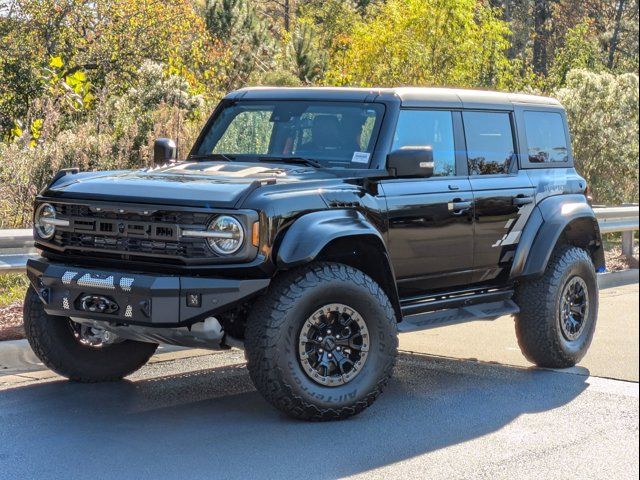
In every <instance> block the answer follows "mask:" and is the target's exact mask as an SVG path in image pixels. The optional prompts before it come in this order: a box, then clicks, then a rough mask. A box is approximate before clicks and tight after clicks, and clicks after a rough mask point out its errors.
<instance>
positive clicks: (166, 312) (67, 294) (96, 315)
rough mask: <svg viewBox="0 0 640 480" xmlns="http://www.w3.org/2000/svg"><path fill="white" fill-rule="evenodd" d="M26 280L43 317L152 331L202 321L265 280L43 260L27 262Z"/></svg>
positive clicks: (256, 290)
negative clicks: (133, 270)
mask: <svg viewBox="0 0 640 480" xmlns="http://www.w3.org/2000/svg"><path fill="white" fill-rule="evenodd" d="M27 276H28V277H29V281H30V282H31V285H33V287H34V288H35V290H36V292H38V295H39V296H40V298H41V299H42V301H43V303H44V305H45V306H44V309H45V311H46V312H47V313H48V314H49V315H57V316H64V317H74V318H86V319H92V320H105V321H108V322H110V323H117V324H130V325H147V326H154V327H178V326H185V325H190V324H193V323H195V322H199V321H202V320H204V319H205V318H206V317H209V316H213V315H214V314H215V313H217V312H221V311H223V310H225V309H227V308H229V307H231V306H233V305H234V304H237V303H240V302H242V301H244V300H246V299H248V298H250V297H251V296H253V295H255V294H257V293H259V292H260V291H262V290H264V289H266V288H267V286H268V285H269V282H270V280H269V279H248V280H236V279H228V278H204V277H187V276H161V275H148V274H140V273H131V272H126V271H121V270H105V269H100V270H98V269H90V268H84V267H76V266H72V265H64V264H60V263H52V262H49V261H48V260H46V259H44V258H38V259H32V260H29V261H28V262H27ZM102 307H105V308H102ZM105 312H107V313H105Z"/></svg>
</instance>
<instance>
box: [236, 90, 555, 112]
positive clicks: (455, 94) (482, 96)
mask: <svg viewBox="0 0 640 480" xmlns="http://www.w3.org/2000/svg"><path fill="white" fill-rule="evenodd" d="M385 97H387V98H388V97H396V98H398V99H400V101H401V103H402V105H403V106H407V107H443V108H493V109H504V108H513V105H514V104H529V105H531V104H533V105H546V106H556V107H560V106H561V105H560V102H558V101H557V100H556V99H554V98H550V97H542V96H538V95H527V94H522V93H504V92H495V91H489V90H470V89H469V90H466V89H457V88H431V87H397V88H346V87H248V88H242V89H240V90H235V91H234V92H231V93H230V94H229V95H227V96H226V97H225V98H227V99H233V100H239V99H243V100H324V101H354V102H367V101H373V100H375V99H380V98H385Z"/></svg>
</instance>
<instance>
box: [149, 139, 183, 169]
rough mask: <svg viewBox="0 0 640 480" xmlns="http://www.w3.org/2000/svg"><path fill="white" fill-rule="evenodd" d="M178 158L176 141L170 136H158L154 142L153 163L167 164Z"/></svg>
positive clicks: (158, 164) (157, 164)
mask: <svg viewBox="0 0 640 480" xmlns="http://www.w3.org/2000/svg"><path fill="white" fill-rule="evenodd" d="M176 158H178V148H177V147H176V142H174V141H173V140H171V139H170V138H158V139H157V140H156V141H155V142H153V164H154V165H155V166H160V165H165V164H166V163H167V162H170V161H171V160H175V159H176Z"/></svg>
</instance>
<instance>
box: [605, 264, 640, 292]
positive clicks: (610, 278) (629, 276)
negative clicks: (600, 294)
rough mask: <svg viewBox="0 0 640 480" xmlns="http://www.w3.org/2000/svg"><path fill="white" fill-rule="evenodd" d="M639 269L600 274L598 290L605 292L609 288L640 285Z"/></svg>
mask: <svg viewBox="0 0 640 480" xmlns="http://www.w3.org/2000/svg"><path fill="white" fill-rule="evenodd" d="M639 272H640V270H638V269H635V268H634V269H630V270H621V271H619V272H607V273H600V274H598V288H599V289H600V290H604V289H607V288H614V287H621V286H623V285H631V284H632V283H638V273H639Z"/></svg>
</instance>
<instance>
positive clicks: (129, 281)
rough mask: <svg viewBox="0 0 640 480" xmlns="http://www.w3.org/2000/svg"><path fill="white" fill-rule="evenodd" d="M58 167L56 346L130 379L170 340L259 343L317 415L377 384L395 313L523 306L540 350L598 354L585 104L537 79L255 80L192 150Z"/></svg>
mask: <svg viewBox="0 0 640 480" xmlns="http://www.w3.org/2000/svg"><path fill="white" fill-rule="evenodd" d="M154 157H155V158H154V163H155V166H154V167H153V168H149V169H145V170H138V171H112V172H79V171H78V170H77V169H72V170H65V171H61V172H60V173H58V174H57V175H56V176H55V177H54V179H53V180H52V182H51V184H50V185H49V186H48V187H47V188H46V189H45V190H44V191H43V192H42V193H41V194H40V195H39V196H38V197H37V199H36V202H35V216H34V235H35V242H36V246H37V247H38V248H39V249H41V251H42V256H41V258H38V259H34V260H31V261H29V263H28V266H27V273H28V276H29V279H30V282H31V288H30V289H29V291H28V293H27V297H26V300H25V309H24V317H25V318H24V319H25V327H26V332H27V336H28V338H29V341H30V343H31V346H32V347H33V350H34V351H35V352H36V354H37V355H38V356H39V358H40V359H41V360H42V361H43V362H44V364H45V365H47V366H48V367H50V368H51V369H52V370H54V371H56V372H58V373H59V374H61V375H63V376H65V377H67V378H69V379H72V380H76V381H81V382H98V381H109V380H117V379H120V378H122V377H124V376H126V375H128V374H130V373H132V372H133V371H135V370H137V369H138V368H140V367H141V366H142V365H144V364H145V362H146V361H147V360H148V359H149V357H150V356H151V355H152V354H153V353H154V351H155V350H156V347H157V345H158V343H168V344H174V345H183V346H197V347H203V348H212V349H216V348H229V347H230V346H239V347H243V348H245V350H246V356H247V360H248V369H249V373H250V375H251V378H252V379H253V382H254V383H255V385H256V387H257V389H258V390H259V391H260V392H261V393H262V395H264V397H265V398H266V399H267V400H268V401H269V402H271V403H272V404H273V405H275V406H276V407H277V408H279V409H281V410H283V411H285V412H286V413H288V414H290V415H292V416H294V417H298V418H302V419H310V420H330V419H338V418H345V417H347V416H350V415H353V414H356V413H358V412H360V411H362V410H363V409H364V408H366V407H367V406H369V405H370V404H371V403H372V402H373V401H374V400H375V398H376V397H377V396H378V395H379V394H380V392H381V391H382V390H383V388H384V386H385V384H386V383H387V381H388V379H389V377H390V375H391V373H392V369H393V365H394V361H395V357H396V350H397V345H398V341H397V332H398V331H400V332H407V331H412V330H419V329H425V328H431V327H437V326H441V325H445V324H451V323H456V322H463V321H470V320H475V319H491V318H497V317H499V316H501V315H507V314H510V315H515V318H516V334H517V336H518V340H519V343H520V346H521V348H522V351H523V353H524V355H525V356H526V357H527V358H528V359H529V360H531V361H532V362H533V363H535V364H537V365H540V366H543V367H553V368H562V367H569V366H572V365H574V364H575V363H576V362H578V361H579V360H580V359H581V358H582V357H583V356H584V354H585V352H586V350H587V348H588V346H589V344H590V342H591V339H592V337H593V333H594V329H595V324H596V316H597V310H598V289H597V281H596V271H597V270H601V269H603V268H604V253H603V247H602V241H601V237H600V232H599V229H598V223H597V221H596V218H595V216H594V213H593V211H592V209H591V207H590V204H589V201H588V195H587V192H588V190H587V185H586V182H585V180H584V179H583V178H581V177H580V176H579V175H578V174H577V173H576V171H575V169H574V166H573V158H572V154H571V143H570V141H569V132H568V128H567V121H566V116H565V112H564V110H563V108H562V106H561V105H560V104H559V103H558V102H557V101H555V100H553V99H549V98H543V97H534V96H528V95H515V94H502V93H495V92H482V91H463V90H447V89H427V88H397V89H348V88H338V89H334V88H282V89H280V88H249V89H242V90H238V91H235V92H233V93H231V94H229V95H228V96H226V97H225V98H224V99H223V100H222V102H221V103H220V105H219V106H218V107H217V108H216V110H215V111H214V113H213V115H212V116H211V119H210V120H209V121H208V122H207V124H206V125H205V127H204V129H203V130H202V133H201V134H200V136H199V138H198V140H197V141H196V143H195V145H194V146H193V148H192V150H191V151H190V153H189V155H188V156H187V158H186V159H185V160H183V161H176V160H175V157H176V148H175V144H174V143H173V142H172V141H171V140H168V139H159V140H157V141H156V144H155V149H154Z"/></svg>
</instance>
